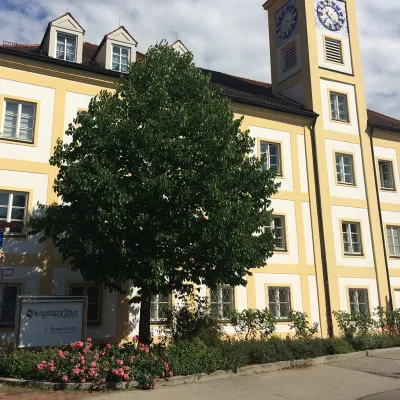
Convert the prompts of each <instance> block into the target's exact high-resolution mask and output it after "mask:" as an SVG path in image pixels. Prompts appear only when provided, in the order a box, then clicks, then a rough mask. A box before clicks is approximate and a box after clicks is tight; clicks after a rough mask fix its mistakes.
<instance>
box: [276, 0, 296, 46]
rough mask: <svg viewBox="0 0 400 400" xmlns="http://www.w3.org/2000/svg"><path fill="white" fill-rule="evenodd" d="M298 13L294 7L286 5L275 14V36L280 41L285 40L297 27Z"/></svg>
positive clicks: (289, 4)
mask: <svg viewBox="0 0 400 400" xmlns="http://www.w3.org/2000/svg"><path fill="white" fill-rule="evenodd" d="M297 20H298V13H297V9H296V7H295V6H294V5H293V4H291V3H288V4H286V5H285V6H284V7H283V8H281V10H279V12H278V14H277V21H276V35H277V37H278V38H280V39H287V38H288V37H289V36H290V35H291V34H292V32H293V30H294V28H295V27H296V25H297Z"/></svg>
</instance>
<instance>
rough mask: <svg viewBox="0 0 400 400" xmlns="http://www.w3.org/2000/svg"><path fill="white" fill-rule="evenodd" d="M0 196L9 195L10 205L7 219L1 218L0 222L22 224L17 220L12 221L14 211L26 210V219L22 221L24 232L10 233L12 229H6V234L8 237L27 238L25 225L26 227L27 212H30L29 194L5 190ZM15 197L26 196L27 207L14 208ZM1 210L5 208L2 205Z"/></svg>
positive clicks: (0, 192)
mask: <svg viewBox="0 0 400 400" xmlns="http://www.w3.org/2000/svg"><path fill="white" fill-rule="evenodd" d="M0 194H5V195H8V205H7V215H6V218H5V219H4V218H0V221H5V222H6V223H12V222H21V220H19V219H18V220H16V219H12V218H11V216H12V209H13V208H18V209H22V208H23V209H24V218H23V220H22V223H23V226H24V227H23V229H22V232H20V233H19V232H10V227H6V228H5V229H4V234H5V235H6V236H25V235H26V232H25V225H26V217H27V210H28V197H29V195H28V193H23V192H9V191H5V190H0ZM14 195H17V196H25V207H19V206H13V200H14ZM0 208H5V207H4V206H1V205H0ZM0 229H1V228H0Z"/></svg>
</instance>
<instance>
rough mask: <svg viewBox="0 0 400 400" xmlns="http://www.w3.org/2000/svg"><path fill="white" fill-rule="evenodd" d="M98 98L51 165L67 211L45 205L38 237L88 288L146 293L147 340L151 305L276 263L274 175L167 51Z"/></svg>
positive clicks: (193, 74)
mask: <svg viewBox="0 0 400 400" xmlns="http://www.w3.org/2000/svg"><path fill="white" fill-rule="evenodd" d="M115 89H116V90H115V92H114V93H111V92H108V91H102V92H101V93H100V94H99V95H98V96H96V97H94V98H93V99H92V101H91V102H90V105H89V109H88V111H87V112H79V113H78V116H77V118H76V120H75V121H74V123H73V124H70V125H69V128H68V130H67V132H66V134H67V135H68V136H69V137H70V138H71V141H70V142H69V143H63V142H62V141H61V140H59V141H58V143H57V146H56V148H55V151H54V155H53V157H52V158H51V160H50V164H51V165H53V166H56V167H57V168H58V169H59V173H58V175H57V178H56V180H55V182H54V190H55V192H56V193H57V195H58V196H59V197H60V198H62V199H63V203H62V204H53V205H50V206H45V205H41V208H43V209H44V211H45V212H43V213H40V216H36V217H35V218H32V221H31V229H32V232H42V233H43V240H45V239H51V240H52V241H53V243H54V245H55V247H56V248H57V250H58V251H59V252H60V253H61V255H62V256H63V258H64V260H65V261H66V262H68V263H69V264H70V265H71V267H72V269H73V270H78V271H80V272H81V273H82V275H83V277H84V279H85V280H87V281H94V282H98V283H102V284H104V285H105V286H106V287H107V288H108V289H110V290H119V291H121V290H122V287H123V285H124V283H126V282H127V281H128V280H131V282H132V283H133V285H134V286H135V287H138V288H140V291H139V294H140V301H141V311H140V324H139V332H140V339H141V340H142V341H143V342H148V340H149V337H150V299H151V295H152V294H156V293H159V292H160V291H166V290H177V291H187V290H189V289H190V288H191V286H190V285H192V284H205V285H208V286H210V287H215V286H216V285H219V284H228V285H242V284H245V283H246V281H245V277H246V275H249V274H250V269H251V268H257V267H261V266H263V265H264V264H265V260H266V259H267V258H268V257H270V256H271V254H272V250H273V242H274V239H273V235H272V233H271V231H270V230H263V229H262V228H261V227H264V226H267V225H269V221H270V218H271V210H270V209H269V207H270V198H271V196H272V195H273V194H274V193H275V192H276V191H277V185H276V184H275V183H274V172H273V171H268V170H264V169H262V166H261V163H260V161H259V160H258V159H257V158H256V157H254V156H252V155H251V153H252V149H253V146H254V140H253V139H252V138H251V137H250V136H249V133H248V132H247V131H241V128H240V127H241V119H235V118H234V115H233V113H232V111H230V108H229V101H228V100H227V99H226V98H224V97H223V96H221V94H219V93H216V92H215V91H213V90H211V89H210V78H209V76H207V75H205V74H204V73H203V72H202V71H201V70H200V69H198V68H197V67H196V66H195V65H194V63H193V56H192V54H191V53H187V54H184V55H179V54H178V53H177V52H175V51H174V50H173V49H171V48H170V47H169V46H168V45H167V43H165V42H162V43H160V44H157V45H156V46H154V47H152V48H150V49H149V51H148V53H147V55H146V59H145V60H138V61H137V62H135V63H134V64H132V65H131V67H130V70H129V73H128V74H126V75H124V76H123V77H122V78H121V79H120V80H119V82H118V83H117V84H116V88H115Z"/></svg>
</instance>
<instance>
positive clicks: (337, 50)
mask: <svg viewBox="0 0 400 400" xmlns="http://www.w3.org/2000/svg"><path fill="white" fill-rule="evenodd" d="M325 57H326V61H329V62H334V63H337V64H343V52H342V41H341V40H338V39H332V38H330V37H325Z"/></svg>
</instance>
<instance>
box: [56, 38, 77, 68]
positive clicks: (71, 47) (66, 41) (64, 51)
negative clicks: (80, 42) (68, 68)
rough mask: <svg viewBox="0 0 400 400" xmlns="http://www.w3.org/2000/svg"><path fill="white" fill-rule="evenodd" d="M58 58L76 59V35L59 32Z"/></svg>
mask: <svg viewBox="0 0 400 400" xmlns="http://www.w3.org/2000/svg"><path fill="white" fill-rule="evenodd" d="M56 58H58V59H60V60H66V61H72V62H75V61H76V37H74V36H70V35H65V34H62V33H57V53H56Z"/></svg>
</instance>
